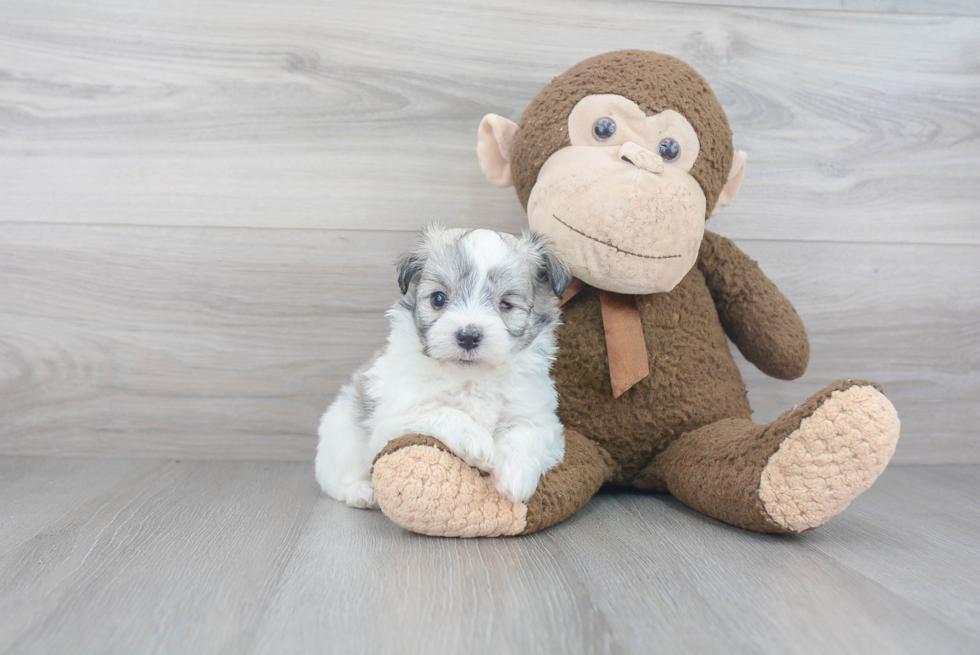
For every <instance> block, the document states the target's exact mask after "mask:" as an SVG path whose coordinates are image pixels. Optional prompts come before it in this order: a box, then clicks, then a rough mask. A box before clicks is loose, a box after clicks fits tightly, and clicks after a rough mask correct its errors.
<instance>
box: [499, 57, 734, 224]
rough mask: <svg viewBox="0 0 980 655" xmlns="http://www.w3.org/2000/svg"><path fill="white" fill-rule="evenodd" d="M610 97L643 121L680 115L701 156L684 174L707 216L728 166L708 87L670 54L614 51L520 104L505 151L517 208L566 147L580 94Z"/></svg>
mask: <svg viewBox="0 0 980 655" xmlns="http://www.w3.org/2000/svg"><path fill="white" fill-rule="evenodd" d="M601 93H614V94H616V95H621V96H624V97H626V98H629V99H630V100H633V101H634V102H636V104H637V105H639V107H640V109H642V110H643V111H644V112H645V113H646V114H647V115H648V116H652V115H654V114H658V113H660V112H662V111H664V110H666V109H673V110H674V111H677V112H679V113H681V114H683V115H684V116H685V117H686V118H687V120H688V121H689V122H690V123H691V125H692V126H693V127H694V131H695V132H697V135H698V141H699V142H700V144H701V151H700V154H699V155H698V160H697V162H696V163H695V164H694V168H692V169H691V175H692V176H693V177H694V179H696V180H697V181H698V184H700V185H701V189H702V190H703V191H704V195H705V198H707V201H708V202H707V212H706V214H705V218H707V217H708V215H710V213H711V210H712V208H714V206H715V202H716V201H717V199H718V194H719V193H720V192H721V188H722V187H723V186H724V184H725V180H726V179H727V178H728V172H729V170H730V169H731V165H732V154H733V147H732V130H731V128H730V127H729V125H728V118H727V117H726V116H725V111H724V109H722V107H721V103H719V102H718V98H717V97H716V96H715V94H714V92H713V91H712V90H711V87H710V86H708V83H707V82H706V81H705V79H704V78H703V77H701V75H700V74H698V72H697V71H695V70H694V69H693V68H691V67H690V66H689V65H687V64H686V63H684V62H683V61H681V60H680V59H677V58H675V57H671V56H670V55H664V54H660V53H658V52H650V51H648V50H620V51H617V52H608V53H606V54H602V55H599V56H597V57H591V58H589V59H586V60H585V61H582V62H580V63H578V64H577V65H575V66H573V67H572V68H570V69H569V70H568V71H566V72H564V73H562V74H561V75H559V76H558V77H556V78H555V79H554V80H552V82H551V83H550V84H548V85H547V86H546V87H545V88H544V89H543V90H542V91H541V93H539V94H538V95H537V97H536V98H534V100H532V101H531V104H530V105H528V107H527V109H526V110H525V111H524V115H523V116H522V117H521V129H520V130H518V132H517V138H516V140H515V141H514V147H513V150H512V152H511V160H510V165H511V172H512V174H513V177H514V186H515V187H516V190H517V197H518V198H519V199H520V201H521V204H522V205H523V206H524V208H525V209H526V208H527V200H528V197H529V196H530V195H531V189H532V188H533V187H534V184H535V182H536V181H537V179H538V170H540V168H541V166H542V165H543V164H544V162H545V161H546V160H547V159H548V157H550V156H551V155H552V154H553V153H554V152H555V151H556V150H559V149H560V148H564V147H565V146H567V145H570V144H571V142H570V141H569V139H568V129H567V123H568V115H569V113H571V111H572V108H573V107H574V106H575V105H576V104H577V103H578V101H579V100H581V99H582V98H584V97H585V96H588V95H595V94H601Z"/></svg>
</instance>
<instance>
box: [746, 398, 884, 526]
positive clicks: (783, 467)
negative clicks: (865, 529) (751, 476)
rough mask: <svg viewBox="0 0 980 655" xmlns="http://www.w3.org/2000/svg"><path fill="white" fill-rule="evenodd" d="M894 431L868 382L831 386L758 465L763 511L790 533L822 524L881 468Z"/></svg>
mask: <svg viewBox="0 0 980 655" xmlns="http://www.w3.org/2000/svg"><path fill="white" fill-rule="evenodd" d="M898 433H899V421H898V414H897V413H896V412H895V408H894V407H893V406H892V404H891V402H889V400H888V399H887V398H886V397H885V396H884V394H882V393H881V392H880V391H878V390H877V389H875V388H874V387H872V386H854V387H850V388H848V389H846V390H844V391H834V392H833V393H832V394H831V396H830V398H829V399H828V400H827V401H826V402H824V403H823V404H822V405H821V406H820V407H818V408H817V410H816V411H815V412H814V413H813V414H812V415H811V416H809V417H808V418H806V419H804V420H803V422H802V423H800V427H799V428H797V429H796V430H795V431H794V432H793V433H792V434H790V435H789V437H787V438H786V439H785V440H784V441H783V442H782V444H781V445H780V446H779V450H777V451H776V452H775V453H773V455H772V456H771V457H770V458H769V461H768V462H767V464H766V466H765V468H764V469H763V470H762V481H761V484H760V486H759V497H760V498H761V499H762V502H763V503H764V504H765V508H766V511H767V512H768V513H769V516H771V517H772V519H773V520H774V521H775V522H776V523H778V524H779V525H781V526H782V527H784V528H786V529H787V530H791V531H792V532H803V531H804V530H809V529H811V528H815V527H817V526H819V525H822V524H823V523H825V522H826V521H827V520H829V519H830V518H831V517H833V516H835V515H837V514H838V513H840V512H841V511H843V510H844V508H846V507H847V506H848V505H849V504H850V502H851V501H852V500H854V498H856V497H857V496H858V494H860V493H861V492H863V491H864V490H865V489H867V488H868V487H870V486H871V483H873V482H874V481H875V479H876V478H877V477H878V476H879V475H880V474H881V472H882V471H884V470H885V466H887V465H888V461H889V460H890V459H891V457H892V454H893V453H894V452H895V444H896V443H897V442H898Z"/></svg>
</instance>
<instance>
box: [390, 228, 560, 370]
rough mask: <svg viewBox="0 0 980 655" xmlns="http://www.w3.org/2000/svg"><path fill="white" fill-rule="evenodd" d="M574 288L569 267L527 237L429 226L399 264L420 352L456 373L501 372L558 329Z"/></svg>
mask: <svg viewBox="0 0 980 655" xmlns="http://www.w3.org/2000/svg"><path fill="white" fill-rule="evenodd" d="M570 281H571V274H570V273H569V271H568V268H567V267H566V266H565V264H564V263H563V262H562V261H561V260H559V259H558V258H557V257H556V256H555V255H553V254H552V253H551V251H550V249H549V248H548V245H547V244H546V243H545V241H544V240H543V239H542V238H540V237H538V236H537V235H536V234H534V233H533V232H530V231H525V232H524V233H523V234H522V235H521V236H520V237H515V236H513V235H510V234H503V233H499V232H493V231H491V230H465V229H446V228H443V227H441V226H439V225H429V226H427V227H426V228H425V229H423V230H422V232H421V233H420V235H419V239H418V241H417V242H416V244H415V247H414V248H413V249H412V250H411V251H409V252H408V253H406V254H404V255H403V256H402V257H401V258H400V259H399V261H398V284H399V286H400V287H401V291H402V294H404V298H403V299H402V305H403V307H405V308H406V309H407V310H409V311H411V313H412V317H413V319H414V322H415V327H416V330H417V332H418V335H419V341H420V343H421V345H422V350H423V352H424V353H425V354H426V355H427V356H429V357H432V358H434V359H436V360H438V361H440V362H443V363H448V364H453V365H457V366H484V367H490V368H492V367H495V366H499V365H500V364H502V363H504V362H505V361H507V358H508V357H509V356H510V355H511V354H512V353H515V352H518V351H520V350H523V349H524V348H526V347H527V346H528V345H530V344H531V343H532V342H533V341H534V338H535V337H536V336H538V335H539V334H541V332H542V331H543V330H545V329H547V328H551V327H553V326H554V325H555V323H556V322H557V320H558V309H557V303H558V298H561V294H562V292H563V291H564V290H565V287H567V286H568V283H569V282H570ZM556 296H557V298H556Z"/></svg>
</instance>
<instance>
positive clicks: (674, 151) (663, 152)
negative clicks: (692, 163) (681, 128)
mask: <svg viewBox="0 0 980 655" xmlns="http://www.w3.org/2000/svg"><path fill="white" fill-rule="evenodd" d="M658 150H659V151H660V157H661V158H663V160H664V161H667V162H670V161H674V160H675V159H677V158H678V157H680V156H681V144H679V143H677V141H674V140H673V139H670V138H667V139H664V140H663V141H661V142H660V146H659V147H658Z"/></svg>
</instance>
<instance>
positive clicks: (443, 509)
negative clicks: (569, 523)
mask: <svg viewBox="0 0 980 655" xmlns="http://www.w3.org/2000/svg"><path fill="white" fill-rule="evenodd" d="M616 470H617V468H616V465H615V463H614V462H613V460H612V458H611V457H610V456H609V453H607V452H606V451H605V450H603V449H602V448H601V447H599V446H598V445H597V444H596V443H595V442H593V441H590V440H589V439H586V438H585V437H583V436H582V435H581V434H579V433H578V432H575V431H574V430H565V458H564V460H562V462H561V464H559V465H558V466H556V467H554V468H553V469H551V470H550V471H548V472H547V473H545V474H544V476H543V477H542V478H541V479H540V480H539V481H538V487H537V489H535V491H534V495H533V496H531V498H530V500H528V501H527V502H526V503H514V502H511V501H510V500H509V499H508V498H507V497H506V496H504V495H503V494H501V493H500V492H499V491H497V490H496V488H494V486H493V483H492V482H491V478H490V476H488V475H485V474H481V473H480V471H478V470H477V469H475V468H473V467H471V466H467V465H466V463H465V462H464V461H463V460H461V459H460V458H458V457H456V456H455V455H453V454H452V453H450V452H449V450H448V448H446V447H445V446H444V445H442V444H441V443H439V442H438V441H436V440H435V439H433V438H431V437H426V436H422V435H418V434H412V435H408V436H405V437H400V438H398V439H394V440H393V441H391V442H390V443H389V444H388V445H387V446H385V448H384V450H382V451H381V452H380V453H379V454H378V456H377V457H376V458H375V460H374V471H373V474H372V479H373V480H374V493H375V495H376V496H377V499H378V504H379V505H380V506H381V511H383V512H384V513H385V514H386V515H387V516H388V518H390V519H391V520H392V521H394V522H395V523H397V524H398V525H400V526H402V527H403V528H405V529H407V530H411V531H413V532H420V533H422V534H427V535H431V536H435V537H500V536H511V535H518V534H530V533H532V532H537V531H538V530H544V529H545V528H548V527H551V526H552V525H554V524H556V523H558V522H560V521H564V520H565V519H567V518H568V517H570V516H571V515H572V514H574V513H575V512H577V511H578V510H579V509H581V508H582V507H583V506H584V505H585V504H586V503H588V502H589V499H590V498H592V496H593V494H595V492H596V491H598V490H599V487H601V486H602V485H603V483H604V482H606V481H607V480H609V479H611V478H612V477H613V474H614V473H615V472H616Z"/></svg>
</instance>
